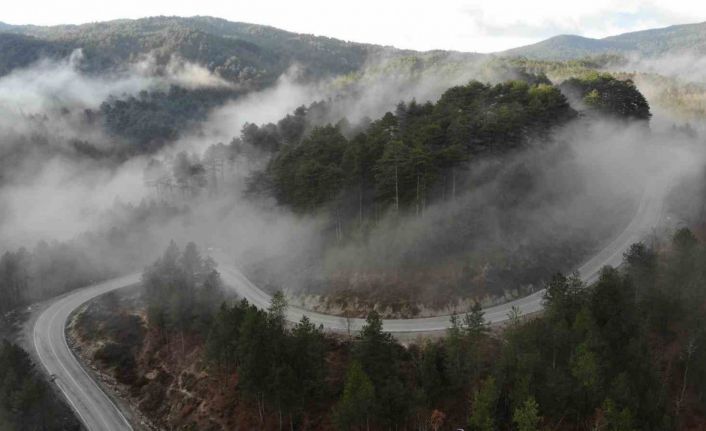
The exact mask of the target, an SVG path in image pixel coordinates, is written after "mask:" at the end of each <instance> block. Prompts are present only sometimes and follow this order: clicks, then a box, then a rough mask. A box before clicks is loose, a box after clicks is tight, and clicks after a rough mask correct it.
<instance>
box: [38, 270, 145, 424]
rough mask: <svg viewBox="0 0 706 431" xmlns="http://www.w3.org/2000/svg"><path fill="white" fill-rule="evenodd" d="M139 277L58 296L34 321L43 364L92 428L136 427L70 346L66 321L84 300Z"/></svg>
mask: <svg viewBox="0 0 706 431" xmlns="http://www.w3.org/2000/svg"><path fill="white" fill-rule="evenodd" d="M139 281H140V274H131V275H128V276H125V277H120V278H116V279H113V280H109V281H106V282H104V283H100V284H96V285H93V286H90V287H87V288H84V289H81V290H78V291H74V292H72V293H71V294H69V295H65V296H62V297H59V298H58V299H57V300H56V301H55V302H53V303H52V304H51V305H49V307H47V308H46V309H45V310H44V311H43V312H42V313H41V314H40V315H39V316H38V317H37V320H36V321H35V323H34V328H33V330H32V340H31V341H32V344H33V345H34V349H35V350H36V353H37V356H38V357H39V360H40V362H41V363H42V366H43V367H44V368H45V369H46V371H47V373H49V374H50V375H54V376H55V380H54V383H55V384H56V385H57V386H58V387H59V389H60V390H61V392H62V393H63V394H64V395H65V396H66V399H67V401H68V403H69V404H70V405H71V407H72V408H73V409H74V411H75V412H76V414H77V415H78V417H79V418H80V419H81V421H82V422H83V424H84V425H85V426H86V428H88V429H89V430H96V431H98V430H100V431H118V430H120V431H124V430H131V431H132V429H133V428H132V426H130V423H129V422H128V420H127V419H126V418H125V416H123V414H122V413H121V411H120V409H118V408H117V407H116V405H115V404H114V403H113V401H112V400H111V399H110V398H109V397H108V396H107V395H106V394H105V392H103V390H102V389H101V388H100V387H99V386H98V384H97V383H96V382H95V381H94V380H93V379H92V378H91V377H90V376H89V374H88V373H87V372H86V370H85V369H84V368H83V366H82V365H81V364H80V363H79V361H78V360H77V359H76V357H75V356H74V354H73V353H72V352H71V350H70V349H69V346H68V345H67V343H66V334H65V329H66V321H67V319H68V317H69V315H70V314H71V312H72V311H74V310H75V309H76V308H78V307H80V306H81V305H82V304H84V303H85V302H87V301H90V300H91V299H93V298H95V297H97V296H99V295H102V294H104V293H108V292H110V291H112V290H116V289H120V288H123V287H126V286H131V285H134V284H136V283H138V282H139Z"/></svg>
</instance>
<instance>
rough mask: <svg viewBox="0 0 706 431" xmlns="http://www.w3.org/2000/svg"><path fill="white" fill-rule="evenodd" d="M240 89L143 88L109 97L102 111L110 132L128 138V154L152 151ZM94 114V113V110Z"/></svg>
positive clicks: (202, 117)
mask: <svg viewBox="0 0 706 431" xmlns="http://www.w3.org/2000/svg"><path fill="white" fill-rule="evenodd" d="M239 94H240V93H239V92H237V91H234V90H229V89H224V88H199V89H185V88H182V87H178V86H171V87H170V88H169V90H168V91H151V92H147V91H142V92H140V93H139V94H138V95H137V96H128V97H126V98H117V97H110V98H109V99H108V100H106V101H105V102H103V103H102V104H101V106H100V110H99V114H100V118H101V120H102V122H103V126H104V127H105V129H106V130H107V131H108V133H109V134H111V135H112V136H116V137H121V138H123V139H125V140H126V141H127V142H128V143H129V144H131V145H129V146H128V147H127V148H125V149H124V151H123V152H125V153H127V154H146V153H147V154H149V153H153V152H156V151H157V150H159V149H160V148H162V147H163V146H164V145H166V144H168V143H170V142H173V141H174V140H176V139H177V138H178V137H179V134H180V133H181V132H182V131H184V130H187V129H190V128H193V127H194V126H195V125H196V124H198V123H199V122H200V121H202V120H204V119H206V116H207V114H208V113H209V111H210V110H211V109H212V108H214V107H216V106H219V105H222V104H223V103H225V102H226V101H228V100H231V99H235V98H236V97H237V96H238V95H239ZM91 114H92V113H91Z"/></svg>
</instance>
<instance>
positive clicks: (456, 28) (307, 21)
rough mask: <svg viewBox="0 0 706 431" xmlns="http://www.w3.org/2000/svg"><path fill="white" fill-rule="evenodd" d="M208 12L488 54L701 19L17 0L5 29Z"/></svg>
mask: <svg viewBox="0 0 706 431" xmlns="http://www.w3.org/2000/svg"><path fill="white" fill-rule="evenodd" d="M154 15H177V16H193V15H210V16H216V17H220V18H224V19H227V20H230V21H243V22H250V23H256V24H266V25H271V26H274V27H278V28H282V29H285V30H290V31H294V32H298V33H310V34H316V35H322V36H330V37H335V38H338V39H343V40H350V41H355V42H367V43H375V44H383V45H392V46H396V47H398V48H408V49H416V50H430V49H447V50H457V51H470V52H494V51H501V50H504V49H509V48H513V47H517V46H522V45H526V44H530V43H534V42H538V41H540V40H543V39H546V38H548V37H551V36H555V35H558V34H578V35H582V36H587V37H605V36H610V35H614V34H619V33H625V32H629V31H637V30H644V29H648V28H655V27H665V26H668V25H673V24H684V23H692V22H701V21H706V2H697V1H695V0H670V1H669V2H665V1H661V2H658V1H637V0H635V1H632V0H622V1H609V0H591V1H571V0H531V1H527V0H492V1H487V0H485V1H484V0H426V1H419V0H352V1H351V0H347V1H335V0H246V1H243V0H198V1H193V0H120V1H108V2H104V1H96V0H91V1H85V0H61V1H56V0H23V1H21V2H7V4H5V5H3V7H2V11H1V12H0V21H2V22H6V23H8V24H37V25H54V24H81V23H86V22H95V21H106V20H111V19H118V18H141V17H145V16H154Z"/></svg>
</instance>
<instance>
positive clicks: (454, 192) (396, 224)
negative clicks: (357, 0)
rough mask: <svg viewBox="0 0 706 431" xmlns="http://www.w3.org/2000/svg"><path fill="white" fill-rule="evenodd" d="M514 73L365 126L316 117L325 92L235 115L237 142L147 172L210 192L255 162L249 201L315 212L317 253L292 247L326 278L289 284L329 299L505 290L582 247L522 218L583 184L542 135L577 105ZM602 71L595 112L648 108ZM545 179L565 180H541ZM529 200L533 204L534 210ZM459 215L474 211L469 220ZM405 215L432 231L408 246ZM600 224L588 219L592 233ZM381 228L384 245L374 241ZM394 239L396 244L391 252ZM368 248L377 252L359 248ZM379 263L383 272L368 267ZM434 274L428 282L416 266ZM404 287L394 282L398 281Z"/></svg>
mask: <svg viewBox="0 0 706 431" xmlns="http://www.w3.org/2000/svg"><path fill="white" fill-rule="evenodd" d="M526 78H527V81H529V82H527V81H509V82H505V83H502V84H497V85H490V84H482V83H479V82H475V81H474V82H471V83H469V84H467V85H464V86H458V87H454V88H452V89H449V90H448V91H446V92H445V93H444V94H443V95H442V96H441V98H440V99H439V100H438V101H437V102H436V103H431V102H427V103H424V104H420V103H417V102H415V101H414V100H412V101H409V102H407V103H399V104H398V106H397V108H396V109H395V110H394V112H388V113H386V114H385V115H383V116H381V117H380V118H378V119H376V120H374V121H373V120H369V119H365V118H364V119H362V120H361V121H359V122H350V121H348V120H347V119H345V118H343V119H340V118H339V119H336V118H331V117H330V115H327V113H330V112H331V111H332V110H331V109H330V106H331V105H333V104H335V103H336V101H326V102H317V103H314V104H312V105H310V106H308V107H300V108H298V109H296V110H295V111H294V112H293V113H292V114H290V115H287V116H286V117H284V118H282V119H281V120H280V121H278V122H277V123H276V124H275V123H270V124H265V125H261V126H258V125H254V124H246V125H245V127H243V129H242V133H241V136H240V137H238V138H235V139H234V140H233V141H232V142H231V143H230V144H228V145H224V144H217V145H212V146H211V147H210V148H208V149H207V151H206V152H205V153H204V154H203V155H202V156H199V155H196V154H185V153H181V154H179V155H178V156H177V157H176V158H175V160H174V162H173V163H172V169H170V166H169V165H165V164H164V163H162V162H161V161H156V160H155V161H153V162H152V163H151V164H150V165H149V166H148V170H147V171H146V174H145V178H146V179H148V181H149V184H150V185H151V186H153V187H154V188H155V190H156V192H157V194H158V195H159V196H162V198H167V197H168V196H170V195H171V196H173V195H174V191H175V190H181V193H179V194H181V195H183V196H198V195H199V194H201V192H205V191H208V194H209V195H211V194H213V193H215V192H216V191H217V190H218V192H219V193H228V191H227V190H224V189H223V188H221V189H219V187H218V186H219V182H222V181H223V173H224V171H228V170H229V169H227V166H229V165H232V163H233V162H234V160H236V159H237V158H239V157H245V158H246V159H248V160H255V161H259V163H260V164H262V160H263V159H264V160H266V161H267V162H266V166H265V168H264V169H262V170H256V171H255V172H254V173H253V174H251V176H250V180H249V189H248V196H249V197H250V198H251V199H255V200H257V199H259V198H265V199H267V198H274V199H275V200H276V202H277V203H278V204H279V205H280V206H283V207H285V208H287V209H290V210H293V211H294V212H295V213H296V214H297V215H299V216H301V217H306V216H320V217H324V218H325V219H326V220H327V223H326V228H325V231H324V232H323V233H322V238H323V241H324V242H325V245H324V249H323V250H319V251H317V250H313V251H311V252H310V253H306V252H305V249H304V250H302V252H301V253H300V256H301V259H302V260H300V261H298V265H299V266H300V267H308V268H311V267H312V266H313V267H316V266H320V265H321V263H320V262H327V263H326V264H327V265H328V267H327V268H325V269H324V270H323V271H324V272H325V273H324V274H322V275H321V277H319V276H318V275H317V274H312V275H311V277H310V278H309V279H308V280H304V281H302V282H299V283H297V282H296V281H292V280H291V279H290V280H289V281H288V285H289V286H290V287H292V286H293V285H294V286H304V288H305V289H310V290H312V291H314V292H317V291H321V290H326V291H327V292H328V293H329V294H330V293H331V292H332V289H333V291H335V292H337V293H336V294H335V295H333V298H335V299H334V301H339V300H340V301H341V303H346V302H350V301H349V299H350V296H356V297H358V299H360V300H362V301H364V302H366V303H367V304H368V305H370V304H374V303H375V302H379V303H386V302H389V301H390V300H391V298H396V299H395V300H394V301H392V302H390V303H391V304H392V305H391V307H393V308H396V309H398V310H400V309H401V308H406V307H410V306H412V307H414V301H415V299H414V298H415V297H416V298H417V299H416V301H419V302H421V303H427V304H434V306H438V307H443V306H444V305H445V304H446V303H448V302H452V301H454V300H456V299H458V298H459V297H466V296H476V297H482V296H485V295H489V296H498V295H503V294H504V293H505V292H506V291H508V290H512V289H515V288H518V287H520V286H523V285H524V286H527V285H531V284H535V285H538V284H541V282H542V280H546V279H547V277H549V276H550V274H551V271H550V270H549V269H547V268H555V267H559V268H566V269H568V268H569V267H571V266H572V265H575V264H576V263H577V261H578V260H580V259H582V256H581V254H582V253H584V252H585V251H586V250H588V249H590V248H591V247H592V244H591V243H590V242H586V241H584V240H581V239H579V237H580V236H583V235H582V234H581V232H582V231H585V229H587V227H585V226H572V225H571V224H570V223H567V224H565V225H562V226H561V229H563V230H564V232H565V233H564V234H563V236H562V238H557V236H556V235H554V239H553V241H552V244H551V245H549V244H546V247H545V245H542V243H543V241H542V239H541V238H542V237H543V234H541V233H540V231H539V230H538V228H537V223H536V222H533V220H537V219H539V218H547V217H551V215H550V214H551V210H550V208H560V207H569V206H570V205H572V204H575V203H572V197H573V196H575V195H576V194H577V193H581V192H582V190H584V187H586V186H585V184H584V183H583V179H582V177H580V176H577V175H571V174H569V172H570V171H580V168H579V166H578V164H577V162H576V161H575V160H574V159H573V155H572V150H571V148H570V145H568V144H567V143H566V142H564V141H562V140H557V139H554V132H556V131H558V130H560V129H561V128H562V127H565V126H567V125H569V124H572V120H574V119H576V118H577V114H576V111H575V110H574V109H572V108H571V107H570V106H569V104H568V103H567V100H566V98H565V97H564V96H563V95H562V93H561V92H560V91H559V89H558V88H557V87H555V86H552V85H551V84H549V83H548V81H547V80H546V78H545V77H543V76H542V75H539V76H536V75H530V74H527V75H526ZM601 79H602V81H601V82H603V83H604V84H605V85H606V86H612V87H616V88H620V89H621V93H620V96H619V97H615V98H614V99H611V100H612V101H611V102H610V104H608V105H606V107H604V108H601V110H602V111H601V112H602V113H603V114H604V115H609V116H611V118H616V119H620V118H626V119H627V120H631V119H634V118H645V115H644V109H648V112H647V114H648V115H649V107H648V106H647V105H646V103H645V100H644V98H643V97H642V95H641V94H640V93H639V92H638V91H637V90H636V89H635V87H634V85H633V84H632V83H630V82H629V81H619V80H616V79H613V78H609V77H606V76H603V77H602V78H601ZM577 82H581V83H586V85H589V84H591V83H593V81H590V80H588V79H586V80H577ZM601 91H604V92H607V90H606V89H605V88H603V87H601ZM592 109H593V108H592V107H586V108H585V109H584V110H583V111H582V112H590V111H591V110H592ZM621 109H622V110H623V111H620V110H621ZM647 118H649V117H647ZM253 165H254V166H257V164H255V163H253ZM553 175H559V176H562V177H564V176H566V177H567V178H566V179H565V180H564V181H562V182H559V183H557V182H554V183H553V184H550V183H551V182H552V181H553V180H552V176H553ZM610 205H613V204H610ZM616 205H618V206H620V205H621V204H620V203H617V204H616ZM449 207H451V208H450V209H449ZM539 209H543V210H544V211H545V212H544V213H542V214H537V215H536V216H533V215H532V214H533V213H534V212H536V211H538V210H539ZM591 211H596V217H595V219H598V220H601V219H605V220H612V219H613V218H606V217H604V216H600V215H598V214H599V212H600V211H615V209H614V208H612V209H610V208H608V203H606V208H603V209H600V208H599V205H596V206H594V207H593V209H591ZM451 214H455V215H456V216H452V215H451ZM464 214H476V215H477V216H476V217H474V218H472V219H468V217H467V216H464ZM520 214H523V215H522V216H520ZM413 223H419V224H428V225H429V228H428V229H429V231H430V234H429V237H428V238H427V237H424V236H421V237H420V239H419V240H418V241H417V242H413V243H411V244H407V243H409V241H405V240H404V238H402V239H399V237H401V236H405V235H406V233H405V232H404V229H405V228H406V226H409V225H410V224H413ZM612 228H613V226H607V225H605V226H595V225H594V226H592V227H591V229H593V230H594V233H595V235H596V236H601V235H604V234H605V233H608V232H609V230H610V229H612ZM416 229H418V230H419V229H420V228H419V227H417V228H416ZM546 229H547V231H549V230H552V229H554V230H556V229H558V228H553V227H549V226H548V227H546ZM432 231H433V232H435V233H434V234H432V233H431V232H432ZM459 232H462V234H459ZM393 235H397V236H398V237H397V238H396V237H395V236H393ZM390 236H391V239H390V240H389V241H387V244H381V245H377V244H375V243H374V241H381V242H384V241H385V238H388V237H390ZM499 237H500V238H506V241H502V240H499ZM530 237H531V238H533V239H532V240H529V239H528V238H530ZM535 238H536V240H535ZM501 242H507V243H510V244H512V243H521V244H526V243H530V244H529V245H527V246H523V248H522V249H520V250H517V248H516V247H512V246H510V248H513V250H512V251H510V250H507V245H503V244H501ZM398 243H400V244H407V245H406V248H405V249H404V250H403V249H399V250H398V249H394V250H390V247H392V245H394V244H398ZM349 246H350V247H357V249H355V250H354V251H351V249H350V248H348V249H346V247H349ZM366 247H370V248H369V249H366ZM374 247H377V251H375V252H371V251H370V249H371V248H374ZM399 247H402V245H400V246H399ZM550 247H551V250H550V249H549V248H550ZM337 250H338V251H340V253H339V254H338V255H337V254H336V251H337ZM481 250H482V251H481ZM489 250H492V251H489ZM332 251H333V252H332ZM385 253H386V254H385ZM481 253H482V255H483V257H481V258H479V255H481ZM351 255H352V256H351ZM339 256H340V258H339ZM490 256H492V257H490ZM307 257H310V260H308V261H305V260H304V259H305V258H307ZM245 259H246V262H245V264H247V263H248V261H247V259H248V258H247V257H246V258H245ZM250 259H251V261H253V260H254V259H253V258H252V256H251V257H250ZM327 259H328V260H327ZM380 261H385V262H386V265H387V266H386V268H380V265H379V264H378V263H377V262H380ZM252 263H253V265H254V267H255V270H254V271H250V269H248V268H247V267H246V268H244V269H246V270H248V271H250V273H249V275H250V276H251V277H253V279H254V280H255V281H256V283H258V284H259V285H261V286H267V285H270V284H276V283H277V282H276V280H275V281H274V282H271V280H268V279H260V278H258V276H259V274H258V273H259V272H262V271H260V270H259V269H258V267H263V266H267V267H268V268H270V270H269V272H270V273H272V271H271V268H272V266H273V262H271V261H261V262H254V261H253V262H252ZM420 268H424V270H421V269H420ZM543 268H544V269H543ZM422 273H423V274H422ZM432 273H434V274H435V276H434V277H435V278H436V280H434V281H432V280H431V276H430V277H426V276H425V275H424V274H432ZM349 274H353V275H350V276H349ZM355 274H367V275H368V279H369V280H371V281H369V282H368V284H369V285H371V286H372V287H370V286H368V287H365V289H367V290H368V291H367V292H363V291H362V290H361V289H360V287H358V286H355V285H353V284H352V283H351V282H350V279H351V277H352V276H354V275H355ZM425 277H426V278H425ZM322 279H323V281H322ZM280 283H281V282H280ZM429 283H431V284H432V285H433V286H434V288H433V290H434V293H433V294H431V293H429V294H428V295H427V293H425V291H429V290H432V289H429V288H426V287H422V286H428V285H429ZM322 284H323V286H322ZM402 284H404V285H405V286H406V287H405V288H404V289H403V288H397V287H396V286H400V285H402ZM400 307H401V308H400ZM410 313H412V314H414V311H413V310H411V311H410Z"/></svg>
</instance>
